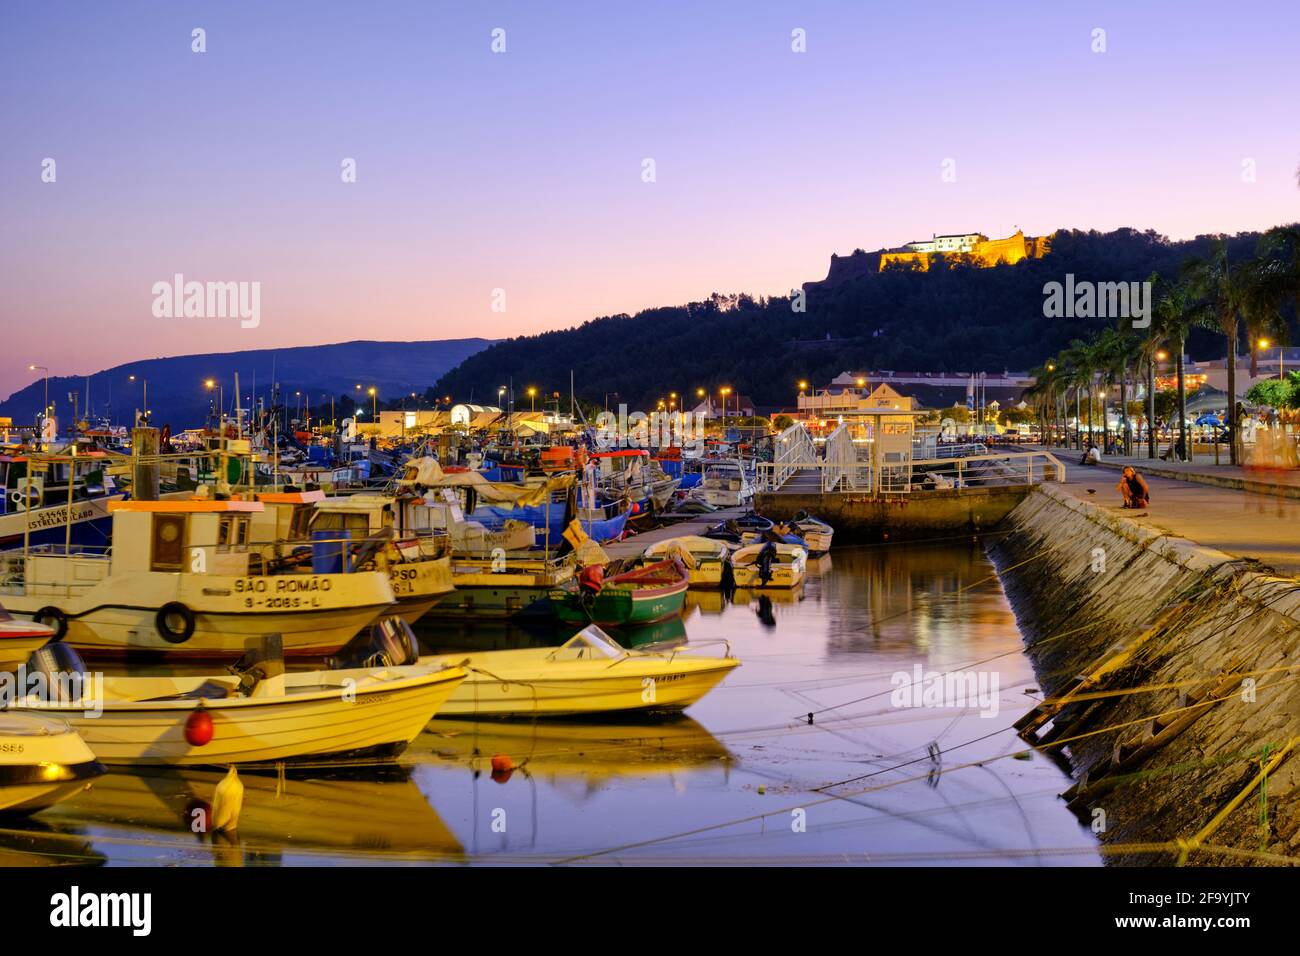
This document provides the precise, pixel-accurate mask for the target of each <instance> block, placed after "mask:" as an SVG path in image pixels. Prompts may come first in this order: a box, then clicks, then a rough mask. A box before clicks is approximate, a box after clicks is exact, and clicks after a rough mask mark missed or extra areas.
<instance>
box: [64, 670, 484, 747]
mask: <svg viewBox="0 0 1300 956" xmlns="http://www.w3.org/2000/svg"><path fill="white" fill-rule="evenodd" d="M324 673H333V674H340V673H345V672H324ZM464 677H465V674H464V672H463V671H460V670H456V669H450V670H446V671H424V670H423V669H422V672H421V673H420V674H418V675H413V676H407V677H401V678H398V679H396V680H392V681H383V682H380V683H378V684H376V685H374V686H364V685H360V684H358V685H357V686H355V688H354V691H353V695H352V696H353V698H354V699H351V700H349V699H348V698H347V696H346V695H345V694H344V693H343V691H344V686H343V684H342V683H341V680H342V679H340V683H339V685H338V686H337V687H336V688H334V689H332V690H329V691H324V692H322V693H320V694H304V695H288V696H266V697H249V698H236V699H233V700H222V699H217V700H208V701H205V702H204V705H203V706H204V709H205V710H206V711H207V713H208V714H209V715H210V716H211V718H212V739H211V740H210V741H209V742H208V743H207V744H205V745H203V746H194V745H192V744H191V743H189V742H188V741H187V740H186V736H185V726H186V721H187V719H188V718H189V717H190V715H191V714H192V713H194V712H195V710H196V709H198V707H199V701H196V700H184V701H176V702H164V701H156V700H150V701H130V702H120V703H119V702H105V703H104V705H103V708H102V713H100V714H99V715H97V716H96V715H94V714H93V713H90V712H88V711H85V710H79V709H74V708H71V707H51V706H48V705H41V707H40V713H42V714H45V715H50V716H58V717H61V718H63V719H64V720H66V721H67V722H68V723H69V724H70V725H71V726H72V727H73V728H74V729H75V730H77V731H78V732H79V733H80V734H81V736H82V738H83V739H84V740H85V742H86V744H87V745H88V746H89V747H90V749H91V750H92V751H93V752H94V754H95V756H96V757H97V758H98V759H99V760H100V761H101V762H102V763H105V764H109V765H163V764H166V765H173V766H205V765H209V764H222V765H224V764H232V763H254V764H260V763H274V762H277V761H284V760H298V759H304V758H316V757H326V756H334V755H342V754H347V755H358V754H383V755H395V754H397V753H400V752H401V750H402V749H403V748H404V747H405V746H406V745H407V744H409V743H410V742H411V741H412V740H414V739H415V737H416V736H417V735H418V734H419V733H420V731H421V730H422V729H423V728H424V725H425V724H427V723H428V722H429V720H430V719H431V718H432V717H433V715H434V714H435V713H437V712H438V710H439V709H440V708H441V707H442V706H443V704H444V703H445V702H446V700H447V698H448V697H449V696H450V695H451V693H452V691H453V690H454V689H455V688H456V686H457V685H458V684H460V683H461V681H463V680H464ZM110 680H111V679H110Z"/></svg>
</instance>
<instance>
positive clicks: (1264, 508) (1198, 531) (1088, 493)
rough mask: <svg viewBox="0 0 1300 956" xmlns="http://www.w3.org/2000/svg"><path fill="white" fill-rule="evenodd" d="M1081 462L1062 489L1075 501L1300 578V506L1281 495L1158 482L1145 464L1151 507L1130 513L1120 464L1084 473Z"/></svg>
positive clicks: (1073, 465)
mask: <svg viewBox="0 0 1300 956" xmlns="http://www.w3.org/2000/svg"><path fill="white" fill-rule="evenodd" d="M1077 461H1078V459H1077V458H1076V459H1073V460H1072V462H1071V464H1070V466H1069V468H1068V475H1069V480H1068V481H1066V482H1064V483H1063V484H1061V485H1060V486H1059V487H1060V488H1062V489H1063V490H1065V491H1067V492H1069V493H1070V494H1072V495H1074V496H1075V497H1077V498H1080V499H1081V500H1084V501H1091V502H1092V503H1093V504H1097V505H1101V506H1103V507H1106V508H1107V509H1108V510H1112V511H1114V512H1115V513H1116V514H1121V515H1123V516H1124V517H1125V518H1128V519H1130V520H1132V521H1134V522H1135V523H1136V524H1140V525H1144V526H1146V527H1149V528H1153V529H1155V530H1157V531H1162V532H1164V533H1166V534H1169V535H1173V536H1174V537H1178V538H1187V539H1189V540H1191V541H1195V542H1196V543H1197V544H1201V545H1205V546H1206V547H1208V548H1216V549H1218V550H1220V551H1223V552H1226V553H1227V554H1231V555H1233V556H1234V557H1239V558H1256V559H1258V560H1260V561H1262V562H1264V563H1265V564H1267V565H1269V566H1270V567H1272V568H1274V569H1276V570H1277V571H1280V572H1283V573H1286V574H1300V534H1297V533H1296V529H1297V528H1298V527H1300V501H1296V500H1292V498H1291V497H1289V496H1281V495H1279V494H1276V493H1273V494H1252V493H1248V492H1245V491H1242V490H1240V489H1236V488H1230V487H1212V486H1210V485H1208V484H1206V483H1203V482H1200V481H1199V480H1197V479H1195V478H1192V479H1191V480H1188V478H1187V477H1182V478H1162V477H1157V476H1156V475H1154V471H1155V469H1153V468H1151V467H1149V466H1148V464H1147V462H1146V460H1145V459H1143V460H1142V461H1140V462H1136V464H1137V466H1138V470H1139V471H1140V472H1141V473H1142V475H1143V476H1144V477H1145V478H1146V480H1147V484H1149V485H1150V486H1151V507H1150V508H1147V509H1145V510H1142V511H1126V510H1124V509H1123V508H1122V507H1121V506H1120V496H1119V491H1118V490H1117V489H1116V487H1115V486H1116V484H1118V481H1119V474H1118V469H1119V467H1120V465H1119V463H1118V462H1115V461H1112V462H1108V464H1112V465H1113V466H1114V467H1112V468H1085V467H1081V466H1079V465H1078V464H1077ZM1189 467H1190V466H1189ZM1199 467H1204V466H1199ZM1233 470H1235V471H1241V469H1233ZM1187 474H1188V475H1191V474H1192V473H1191V472H1188V473H1187ZM1297 490H1298V491H1300V488H1298V489H1297ZM1295 497H1300V495H1297V496H1295Z"/></svg>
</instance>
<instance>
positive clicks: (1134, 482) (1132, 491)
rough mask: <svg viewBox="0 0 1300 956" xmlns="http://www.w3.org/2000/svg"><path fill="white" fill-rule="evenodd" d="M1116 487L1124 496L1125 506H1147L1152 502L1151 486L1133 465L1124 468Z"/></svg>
mask: <svg viewBox="0 0 1300 956" xmlns="http://www.w3.org/2000/svg"><path fill="white" fill-rule="evenodd" d="M1115 487H1116V488H1117V489H1118V490H1119V493H1120V494H1121V495H1123V496H1124V507H1125V508H1146V507H1148V506H1149V505H1150V503H1151V488H1150V487H1149V486H1148V485H1147V483H1146V480H1145V479H1143V477H1142V476H1141V475H1139V474H1138V473H1137V471H1136V470H1135V469H1134V468H1133V467H1132V466H1128V467H1126V468H1125V469H1124V471H1123V473H1122V475H1121V477H1120V479H1119V484H1118V485H1116V486H1115Z"/></svg>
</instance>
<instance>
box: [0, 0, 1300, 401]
mask: <svg viewBox="0 0 1300 956" xmlns="http://www.w3.org/2000/svg"><path fill="white" fill-rule="evenodd" d="M990 9H995V10H996V13H990V12H989V11H990ZM196 28H197V29H202V30H203V31H204V37H203V39H204V41H205V43H204V45H205V50H204V52H195V51H194V49H193V47H194V45H195V42H196V41H195V39H194V36H193V31H194V30H195V29H196ZM496 30H503V31H504V46H505V49H504V52H494V50H493V44H494V36H493V34H494V31H496ZM1097 30H1103V31H1104V46H1105V49H1104V52H1098V51H1097V50H1096V49H1095V48H1096V47H1097V46H1098V45H1099V44H1098V35H1097V34H1096V31H1097ZM794 31H803V33H802V36H803V37H804V38H805V44H804V45H805V51H804V52H796V51H795V50H794V49H793V47H794V46H795V45H796V40H795V39H794V38H793V33H794ZM497 36H498V39H497V41H496V42H497V46H498V47H499V46H500V37H501V34H498V35H497ZM1297 50H1300V4H1296V3H1295V2H1294V0H1278V2H1253V3H1239V4H1230V3H1222V2H1216V3H1211V2H1200V0H1178V2H1145V3H1142V4H1132V3H1131V2H1127V0H1126V2H1120V3H1071V4H1043V3H1038V2H1025V3H1016V2H1005V3H1000V4H997V5H996V7H995V8H990V7H989V5H988V4H983V3H970V2H964V3H949V2H945V0H937V2H927V3H924V4H920V3H915V4H914V3H902V4H900V3H889V4H885V3H878V2H874V0H856V2H816V0H804V2H790V3H777V2H752V0H751V2H725V0H724V2H710V3H708V4H700V3H691V2H683V3H674V2H657V3H617V2H610V0H606V2H594V3H585V2H570V0H565V2H556V3H548V4H539V3H535V2H521V3H468V2H464V3H444V2H422V3H416V2H410V3H408V2H395V0H383V2H373V3H358V2H312V3H308V2H290V0H277V2H274V3H271V2H264V0H253V2H244V0H222V2H219V3H218V2H207V3H187V2H177V0H162V2H152V3H145V2H131V0H124V2H115V3H99V2H91V0H82V2H57V0H52V2H43V3H40V4H19V3H5V4H3V5H0V323H2V324H3V345H0V395H7V394H9V393H10V392H12V391H14V390H16V389H18V388H21V387H23V386H25V385H26V384H28V383H29V382H31V381H33V380H34V378H35V377H36V376H38V375H39V374H41V373H39V372H32V371H29V369H28V366H29V365H30V364H38V365H43V366H48V367H49V368H50V371H51V374H53V375H71V374H84V373H89V372H93V371H97V370H99V369H102V368H106V367H109V366H111V365H115V364H118V363H121V362H125V361H130V360H134V359H142V358H153V357H157V356H162V355H177V354H186V353H198V352H208V351H227V350H232V351H233V350H244V349H252V348H272V347H286V346H293V345H306V344H316V343H325V342H339V341H347V340H350V339H358V338H368V339H383V340H390V339H391V340H410V339H438V338H458V337H465V336H485V337H491V338H500V337H507V336H511V335H519V334H528V333H533V332H538V331H543V330H547V329H554V328H564V327H568V326H571V325H574V324H578V323H581V322H583V321H585V320H587V319H590V318H593V317H596V316H600V315H607V314H615V313H620V312H636V311H638V310H640V309H643V308H649V307H653V306H657V305H673V304H680V303H684V302H688V301H692V300H698V299H702V298H705V297H707V296H708V295H710V294H711V293H713V292H715V291H716V292H722V293H733V292H748V293H751V294H755V295H771V294H786V293H788V292H789V291H790V290H791V288H792V287H795V286H797V285H798V284H800V283H802V282H804V281H808V280H814V279H819V278H822V277H824V276H825V274H826V271H827V268H828V265H829V259H830V255H831V254H832V253H839V254H842V255H843V254H848V253H850V252H852V251H853V250H854V249H855V248H864V249H876V248H880V247H884V246H897V245H901V244H902V243H905V242H907V241H910V240H914V239H920V238H927V237H929V236H930V235H932V234H934V233H952V232H975V231H979V232H983V233H985V234H987V235H989V236H991V237H995V238H996V237H1001V236H1004V235H1008V234H1010V233H1011V232H1013V231H1014V230H1015V229H1016V228H1017V227H1018V228H1021V229H1023V230H1024V231H1025V232H1026V233H1028V234H1031V235H1038V234H1042V233H1046V232H1050V231H1052V230H1054V229H1058V228H1080V229H1099V230H1108V229H1114V228H1117V227H1120V226H1133V227H1136V228H1139V229H1147V228H1152V229H1155V230H1157V231H1159V232H1161V233H1164V234H1166V235H1169V236H1171V237H1173V238H1187V237H1190V236H1194V235H1197V234H1200V233H1206V232H1237V231H1240V230H1245V229H1263V228H1267V227H1269V226H1271V225H1275V224H1277V223H1279V222H1289V221H1294V220H1296V219H1300V189H1297V188H1296V170H1297V166H1300V122H1298V120H1300V100H1298V99H1297V97H1296V95H1295V85H1294V67H1295V58H1296V51H1297ZM48 160H53V161H54V162H53V166H52V167H51V166H50V164H49V163H48V162H47V161H48ZM349 160H352V161H354V162H355V171H356V175H355V181H352V182H345V181H344V178H345V177H344V165H345V163H346V162H347V161H349ZM647 160H650V161H653V176H652V177H650V176H649V175H648V174H647V168H648V167H647V162H646V161H647ZM51 168H52V172H53V181H47V180H48V179H49V178H50V171H51ZM945 171H947V172H948V173H949V175H947V176H945ZM1244 171H1246V172H1244ZM1251 171H1253V176H1251V175H1250V172H1251ZM954 172H955V176H953V175H951V174H952V173H954ZM177 273H180V274H181V275H183V276H184V277H185V280H186V281H197V282H245V283H250V284H251V283H258V286H257V288H258V293H259V297H260V298H259V311H258V316H257V322H256V325H255V327H244V326H245V325H249V323H247V322H241V321H240V320H239V319H238V318H231V317H220V316H215V315H210V316H206V317H190V318H180V317H166V316H161V317H160V316H158V315H156V314H155V311H156V310H155V305H156V302H155V300H156V298H157V295H156V291H155V289H154V286H155V283H159V282H165V283H171V282H172V281H173V276H174V275H175V274H177ZM248 288H250V289H251V285H250V286H249V287H248ZM498 290H500V291H498Z"/></svg>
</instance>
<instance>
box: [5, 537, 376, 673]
mask: <svg viewBox="0 0 1300 956" xmlns="http://www.w3.org/2000/svg"><path fill="white" fill-rule="evenodd" d="M37 560H39V559H37ZM45 560H50V561H56V562H62V560H63V559H45ZM38 580H39V579H38ZM69 590H71V589H70V588H66V587H62V586H58V585H44V586H42V585H40V584H36V583H32V584H29V585H27V586H26V587H24V588H23V589H22V590H21V591H19V592H18V593H15V590H14V589H6V590H5V591H4V592H0V602H3V603H4V606H5V607H6V608H7V609H8V610H9V612H10V613H11V614H13V615H14V616H15V617H23V618H26V619H29V620H30V619H32V618H33V616H34V615H35V614H37V613H38V612H40V611H42V610H44V609H46V608H53V609H55V610H57V611H58V612H60V613H61V614H62V615H63V616H64V617H65V618H66V620H67V632H66V634H65V636H64V637H63V640H64V641H65V642H67V643H68V644H70V645H72V646H73V647H75V648H76V649H77V650H78V651H80V652H81V653H82V656H84V657H86V658H87V659H99V658H106V659H116V658H123V657H125V658H138V657H144V658H147V657H150V656H157V655H158V654H166V655H167V656H168V657H176V658H183V659H190V660H234V659H237V658H239V657H240V656H241V655H242V654H243V653H244V652H245V650H247V648H248V646H249V644H250V643H257V642H260V640H261V638H262V637H264V636H266V635H268V634H278V635H280V638H281V642H282V645H283V648H284V653H285V655H286V656H289V657H307V658H315V657H324V656H327V655H330V654H335V653H337V652H338V651H339V650H340V649H341V648H342V647H343V646H344V645H345V644H347V642H348V641H349V640H351V639H352V638H353V637H354V636H355V635H356V634H357V633H358V632H359V631H361V630H362V629H363V628H365V627H367V626H368V625H370V624H372V623H374V621H376V620H378V618H379V617H381V616H383V615H386V614H391V613H393V592H392V589H391V587H390V586H389V583H388V578H387V576H386V575H384V574H382V573H380V572H359V573H354V574H328V575H326V574H300V575H299V574H295V575H272V576H267V577H232V576H226V575H215V574H174V573H173V574H168V573H163V572H140V573H137V574H128V575H123V576H121V577H109V578H105V579H103V580H101V581H99V582H98V583H97V584H94V585H93V586H91V587H88V588H82V589H77V591H75V592H74V593H73V595H72V596H71V597H69V596H68V592H69ZM171 603H176V604H181V605H183V606H184V607H185V608H187V609H188V610H189V611H190V613H191V614H192V615H193V618H194V628H193V633H192V634H191V635H190V636H189V637H188V638H187V639H184V640H182V641H178V642H173V641H169V640H167V639H166V638H165V637H164V636H163V635H162V633H161V632H160V631H159V629H158V621H157V618H158V611H159V609H160V608H162V607H164V606H165V605H168V604H171Z"/></svg>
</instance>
